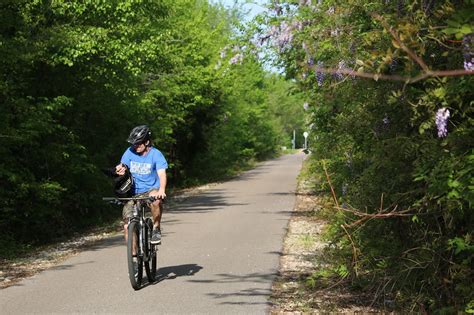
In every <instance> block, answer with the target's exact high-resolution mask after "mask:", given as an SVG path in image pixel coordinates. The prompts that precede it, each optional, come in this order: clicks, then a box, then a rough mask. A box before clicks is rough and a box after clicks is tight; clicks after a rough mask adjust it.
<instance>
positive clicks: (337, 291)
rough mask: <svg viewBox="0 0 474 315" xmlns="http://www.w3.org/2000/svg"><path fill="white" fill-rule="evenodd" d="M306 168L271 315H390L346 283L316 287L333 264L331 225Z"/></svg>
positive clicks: (285, 247) (299, 187)
mask: <svg viewBox="0 0 474 315" xmlns="http://www.w3.org/2000/svg"><path fill="white" fill-rule="evenodd" d="M305 163H306V161H305ZM304 168H305V164H304V165H303V170H302V173H301V174H300V178H299V181H298V187H297V191H296V202H295V208H294V210H293V214H292V217H291V219H290V221H289V223H288V229H287V235H286V237H285V240H284V244H283V250H282V255H281V258H280V271H279V275H278V276H277V278H276V280H275V281H274V283H273V287H272V296H271V302H272V308H271V310H270V314H272V315H277V314H278V315H279V314H382V313H387V312H384V311H383V310H379V309H376V308H374V307H371V306H370V304H371V300H372V299H371V298H370V297H368V296H363V295H358V294H356V293H354V292H352V291H351V290H350V289H349V285H348V284H347V283H344V281H338V280H337V281H334V283H315V282H317V281H319V280H317V278H315V277H311V276H312V275H314V274H315V273H317V272H318V271H321V269H322V268H324V267H328V266H330V263H331V262H330V261H328V257H327V255H325V250H324V249H325V248H326V246H327V245H328V243H327V241H326V240H324V230H325V228H327V224H326V222H325V221H324V219H321V216H319V215H318V212H319V211H321V208H322V207H323V205H324V203H326V202H327V200H325V199H324V198H325V197H324V195H322V194H321V195H320V194H318V193H315V192H314V191H315V182H314V180H313V181H312V182H311V181H310V180H305V179H304V176H301V175H302V174H303V173H304ZM311 281H312V282H311Z"/></svg>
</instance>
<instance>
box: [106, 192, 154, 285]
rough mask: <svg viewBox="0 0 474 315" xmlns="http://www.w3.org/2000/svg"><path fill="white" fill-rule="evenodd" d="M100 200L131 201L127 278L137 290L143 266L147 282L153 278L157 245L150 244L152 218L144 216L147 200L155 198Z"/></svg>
mask: <svg viewBox="0 0 474 315" xmlns="http://www.w3.org/2000/svg"><path fill="white" fill-rule="evenodd" d="M102 200H107V201H112V202H119V203H123V202H126V201H133V210H132V216H131V217H130V218H128V225H127V231H125V232H126V235H127V238H128V240H127V261H128V269H129V278H130V282H131V284H132V287H133V288H134V289H135V290H138V289H139V288H140V287H141V283H142V282H141V281H142V274H143V269H142V268H143V267H145V271H146V274H147V277H148V281H149V282H153V281H154V280H155V275H156V261H157V252H158V247H157V246H156V245H153V244H151V232H152V230H153V223H152V220H151V219H150V218H149V217H147V216H146V212H147V210H150V211H151V209H150V206H149V202H152V201H154V200H156V198H154V197H131V198H110V197H105V198H102Z"/></svg>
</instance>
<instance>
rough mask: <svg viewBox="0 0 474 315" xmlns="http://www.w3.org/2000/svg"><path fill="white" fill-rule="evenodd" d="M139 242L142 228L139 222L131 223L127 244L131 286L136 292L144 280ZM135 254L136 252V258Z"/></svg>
mask: <svg viewBox="0 0 474 315" xmlns="http://www.w3.org/2000/svg"><path fill="white" fill-rule="evenodd" d="M139 241H140V228H139V226H138V222H130V224H129V225H128V242H127V258H128V259H127V260H128V277H129V278H130V284H131V285H132V287H133V288H134V289H135V290H138V289H139V288H140V286H141V284H142V278H143V255H141V254H140V253H139V251H140V246H139ZM133 252H135V257H134V255H133Z"/></svg>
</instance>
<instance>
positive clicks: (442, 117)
mask: <svg viewBox="0 0 474 315" xmlns="http://www.w3.org/2000/svg"><path fill="white" fill-rule="evenodd" d="M449 115H450V113H449V109H447V108H444V107H443V108H440V109H438V111H437V112H436V118H435V122H436V127H437V128H438V137H439V138H443V137H446V136H447V135H448V118H449Z"/></svg>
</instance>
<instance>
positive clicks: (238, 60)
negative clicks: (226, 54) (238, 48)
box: [229, 53, 244, 65]
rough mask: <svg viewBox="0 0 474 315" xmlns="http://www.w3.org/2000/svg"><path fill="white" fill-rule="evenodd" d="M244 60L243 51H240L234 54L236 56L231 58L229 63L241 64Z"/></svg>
mask: <svg viewBox="0 0 474 315" xmlns="http://www.w3.org/2000/svg"><path fill="white" fill-rule="evenodd" d="M243 60H244V55H242V54H241V53H238V54H236V55H234V57H232V58H230V60H229V63H230V64H231V65H235V64H239V65H241V64H242V61H243Z"/></svg>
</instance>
